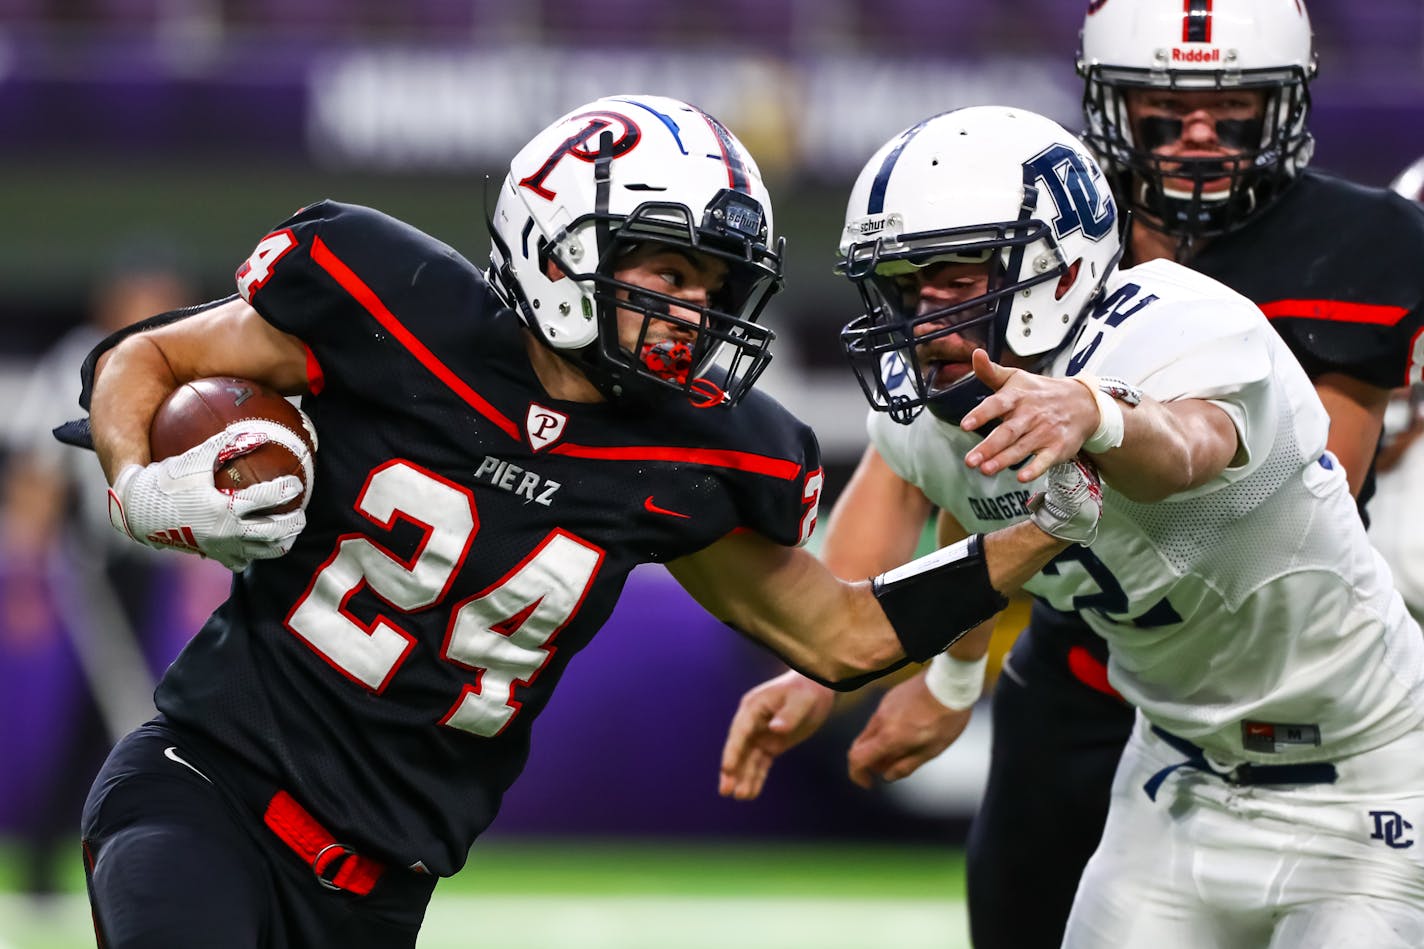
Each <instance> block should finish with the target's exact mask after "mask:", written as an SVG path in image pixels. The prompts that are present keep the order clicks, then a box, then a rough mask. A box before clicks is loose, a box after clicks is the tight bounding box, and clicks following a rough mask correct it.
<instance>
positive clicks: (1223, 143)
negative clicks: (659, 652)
mask: <svg viewBox="0 0 1424 949" xmlns="http://www.w3.org/2000/svg"><path fill="white" fill-rule="evenodd" d="M1315 69H1316V62H1315V54H1314V49H1313V44H1312V38H1311V31H1310V24H1309V20H1308V18H1307V14H1306V12H1305V10H1304V7H1303V6H1302V5H1301V4H1299V3H1297V2H1296V0H1258V2H1254V3H1251V4H1235V5H1232V7H1231V8H1230V9H1224V8H1222V7H1221V6H1220V5H1217V6H1215V7H1213V6H1212V5H1211V4H1208V3H1205V2H1196V0H1193V2H1189V3H1186V4H1185V5H1184V4H1183V3H1181V2H1178V0H1110V2H1108V3H1106V4H1093V5H1092V6H1091V7H1090V9H1089V12H1088V14H1087V17H1086V19H1085V20H1084V25H1083V32H1082V48H1081V50H1080V55H1079V70H1080V72H1081V74H1082V75H1083V77H1084V80H1085V84H1086V87H1085V94H1084V112H1085V118H1086V122H1087V126H1088V129H1087V132H1086V134H1085V136H1084V140H1085V142H1086V144H1088V145H1089V146H1090V147H1091V148H1092V149H1093V151H1094V152H1095V154H1096V155H1097V156H1098V157H1099V158H1100V160H1101V161H1102V166H1103V168H1104V169H1105V171H1106V172H1107V174H1108V176H1109V178H1110V180H1111V181H1112V185H1113V189H1114V191H1115V192H1116V194H1117V195H1118V196H1119V198H1120V202H1121V203H1122V204H1123V205H1124V206H1126V207H1130V208H1131V209H1132V211H1133V215H1132V217H1131V221H1130V227H1129V233H1128V238H1127V241H1126V248H1125V255H1124V257H1125V260H1126V261H1127V262H1128V263H1129V264H1132V263H1145V262H1147V261H1151V260H1154V259H1161V258H1165V259H1175V260H1177V261H1178V262H1179V263H1183V264H1185V265H1187V266H1189V267H1191V268H1193V269H1195V270H1197V271H1199V272H1201V273H1204V274H1207V275H1209V276H1211V277H1214V278H1216V279H1217V280H1220V281H1221V282H1223V283H1225V284H1226V285H1227V286H1229V287H1231V288H1232V289H1234V290H1236V291H1237V292H1239V293H1241V294H1243V295H1245V296H1246V297H1248V298H1250V299H1251V300H1252V301H1253V302H1255V303H1256V304H1257V305H1258V306H1260V307H1261V308H1262V309H1263V310H1264V311H1265V312H1266V314H1267V316H1268V317H1270V320H1271V325H1272V326H1273V327H1274V328H1275V329H1276V331H1277V332H1278V333H1279V334H1280V335H1281V337H1282V338H1283V339H1284V340H1285V342H1286V344H1287V345H1288V346H1289V347H1290V349H1291V351H1292V352H1293V353H1294V354H1295V356H1296V358H1297V359H1298V360H1299V361H1300V362H1301V363H1302V365H1303V366H1304V367H1305V369H1306V372H1307V374H1308V375H1309V377H1310V378H1311V380H1312V382H1313V384H1314V385H1315V388H1316V391H1317V393H1318V394H1319V396H1320V398H1321V401H1322V402H1323V403H1324V405H1325V407H1326V410H1327V412H1328V413H1329V415H1330V419H1331V425H1330V432H1329V441H1328V447H1329V449H1330V451H1331V453H1332V454H1333V455H1334V456H1335V458H1336V459H1337V460H1338V462H1339V463H1340V464H1341V465H1342V466H1343V468H1344V470H1345V472H1346V474H1347V476H1348V478H1349V484H1350V489H1351V491H1352V493H1355V494H1357V495H1359V496H1360V497H1361V499H1362V500H1363V499H1365V498H1367V497H1368V495H1369V494H1370V493H1371V490H1372V487H1371V484H1372V480H1373V478H1372V473H1371V461H1372V459H1373V457H1374V452H1375V448H1376V445H1377V444H1378V441H1379V436H1380V430H1381V423H1382V418H1383V414H1384V410H1385V405H1386V403H1387V401H1388V397H1389V392H1390V390H1391V389H1392V388H1393V387H1395V386H1398V385H1401V384H1403V383H1404V382H1405V381H1406V380H1408V379H1418V378H1419V373H1420V371H1421V365H1424V336H1421V334H1420V327H1421V323H1424V272H1421V270H1420V269H1419V268H1418V267H1416V266H1413V265H1412V263H1411V262H1412V261H1418V260H1421V259H1424V218H1421V216H1420V214H1419V212H1418V209H1417V208H1414V207H1411V206H1409V204H1408V203H1407V202H1404V201H1402V200H1400V199H1399V198H1398V196H1396V195H1393V194H1391V193H1389V192H1388V191H1386V190H1384V189H1377V188H1366V187H1362V186H1360V185H1356V184H1354V183H1352V182H1349V181H1345V180H1343V179H1341V178H1338V177H1335V176H1332V175H1327V174H1324V173H1321V172H1318V171H1315V170H1312V169H1309V168H1308V167H1307V164H1308V162H1309V159H1310V155H1311V151H1312V148H1313V139H1312V138H1311V136H1310V133H1309V131H1308V128H1307V121H1306V120H1307V117H1308V113H1309V103H1310V97H1309V82H1310V80H1311V78H1312V77H1313V76H1314V74H1315ZM1362 247H1371V248H1377V249H1379V251H1378V252H1374V253H1362V252H1361V251H1359V248H1362ZM1164 345H1165V344H1164ZM929 509H930V505H929V502H928V501H927V500H925V499H924V498H923V497H920V496H918V495H916V494H915V493H914V492H913V491H910V490H908V489H906V488H905V487H904V486H903V484H902V483H899V482H897V479H895V478H894V477H893V472H891V471H889V470H888V469H887V468H886V466H885V465H884V463H883V461H882V460H881V459H879V458H878V457H877V455H876V452H875V449H874V447H872V448H870V449H868V450H867V452H866V457H865V458H864V459H863V461H862V464H861V466H860V469H859V470H858V472H857V475H856V477H855V478H854V479H853V480H852V482H851V484H850V486H849V487H848V488H847V490H846V491H845V492H844V493H843V494H842V495H841V496H840V498H839V500H838V502H837V505H836V508H835V511H834V512H833V514H832V516H831V518H830V526H831V528H832V533H831V534H830V536H828V538H827V548H828V549H829V548H830V547H831V543H832V541H833V540H834V531H835V530H836V529H839V530H841V531H843V532H844V535H845V536H846V537H847V538H853V539H854V544H853V546H854V549H855V551H856V554H855V557H856V559H855V561H854V562H853V563H852V564H851V565H849V566H850V567H851V569H848V572H846V573H843V574H842V575H843V576H868V575H871V574H873V573H875V572H876V570H877V569H883V567H877V566H876V564H878V563H883V562H884V561H883V560H882V559H881V558H883V557H885V556H889V555H891V554H892V553H893V551H895V550H899V549H903V548H904V545H905V544H906V543H907V542H908V541H907V539H906V538H904V537H901V538H898V539H897V538H892V537H888V536H886V534H888V533H892V532H896V531H898V532H902V533H903V532H909V533H910V534H913V535H914V536H916V537H917V536H918V527H917V526H916V522H917V520H918V519H922V518H923V517H924V515H925V514H926V513H927V512H928V510H929ZM998 510H1000V512H1001V513H1002V514H1003V516H1005V517H1006V518H1009V517H1019V516H1022V513H1023V511H1022V508H1021V507H1020V508H1019V509H1018V510H1013V506H1012V505H1010V506H1009V507H1008V508H1004V507H1002V506H1001V507H1000V508H999V509H998ZM920 522H922V520H921V521H920ZM910 549H913V547H911V548H910ZM838 569H840V568H839V566H838ZM1070 569H1081V568H1076V567H1075V568H1070ZM1057 605H1058V606H1060V607H1062V606H1072V608H1073V609H1074V610H1078V609H1101V608H1102V600H1101V599H1099V598H1096V597H1091V596H1090V597H1087V598H1085V599H1083V600H1081V601H1079V602H1076V603H1072V604H1062V603H1059V604H1057ZM1106 660H1107V649H1106V644H1105V643H1104V642H1103V640H1102V638H1101V637H1099V636H1097V635H1096V634H1094V633H1093V631H1092V630H1091V629H1090V628H1089V626H1088V624H1087V623H1085V622H1084V621H1083V620H1082V618H1081V617H1079V616H1077V615H1075V614H1074V613H1072V612H1063V611H1059V610H1055V609H1053V608H1052V606H1050V605H1049V604H1048V603H1046V602H1044V601H1042V600H1041V599H1038V600H1035V602H1034V605H1033V610H1032V615H1031V620H1030V623H1029V626H1028V628H1027V630H1025V632H1024V633H1023V634H1022V635H1021V636H1020V637H1019V638H1018V640H1017V642H1016V643H1015V644H1014V647H1013V649H1012V652H1011V653H1010V655H1009V657H1008V658H1007V660H1006V663H1005V666H1004V674H1002V675H1001V676H1000V677H999V679H998V681H997V683H996V685H995V689H994V694H993V699H992V701H993V725H994V728H993V736H994V737H993V751H992V759H991V762H990V770H989V779H988V786H987V788H986V792H985V795H984V798H983V802H982V804H981V806H980V809H979V811H978V813H977V814H976V815H975V819H974V822H973V824H972V826H971V830H970V837H969V854H968V860H969V863H968V877H967V879H968V890H969V916H970V926H971V931H972V934H973V940H974V944H975V946H976V947H978V949H1010V947H1012V949H1042V947H1056V946H1058V945H1059V940H1060V938H1061V935H1062V930H1063V924H1064V921H1065V920H1066V919H1067V914H1068V908H1069V906H1070V905H1071V902H1072V899H1073V893H1074V890H1075V888H1076V886H1077V881H1078V878H1079V875H1080V871H1081V869H1082V867H1083V865H1084V863H1085V862H1086V861H1087V859H1088V857H1089V856H1090V855H1091V854H1092V852H1093V850H1094V849H1095V848H1096V846H1097V844H1098V840H1099V837H1100V835H1101V828H1102V826H1103V821H1104V819H1105V817H1106V813H1107V803H1108V793H1109V789H1110V787H1111V782H1112V775H1113V772H1114V769H1115V767H1116V764H1117V760H1118V757H1119V755H1120V750H1121V748H1122V745H1123V742H1124V741H1126V739H1127V736H1128V734H1129V732H1130V729H1131V726H1132V721H1133V713H1132V709H1131V708H1130V707H1129V706H1128V705H1126V704H1125V703H1124V702H1123V700H1122V697H1121V695H1120V694H1119V692H1118V690H1117V689H1116V688H1114V686H1113V685H1112V684H1111V683H1110V682H1109V681H1108V676H1107V667H1106ZM963 674H964V676H965V677H966V681H968V680H969V679H973V677H974V675H975V673H974V671H973V670H972V669H965V670H964V672H963ZM787 681H794V679H790V678H788V680H787ZM897 688H898V689H903V690H905V692H906V693H907V694H913V695H915V696H917V697H918V698H919V699H921V700H927V699H928V693H926V692H925V691H924V688H923V684H922V682H920V681H918V680H911V681H910V682H908V683H906V684H905V685H903V686H898V687H897ZM794 693H795V694H794V695H792V694H791V693H790V692H787V693H785V694H783V693H781V692H778V693H777V696H778V697H773V696H769V695H765V694H763V695H762V697H761V699H760V701H761V703H763V704H766V703H773V702H775V701H782V700H783V698H784V700H785V701H788V702H791V703H792V704H791V705H790V706H789V707H788V708H787V709H786V711H785V712H784V713H783V714H780V715H776V714H772V715H771V716H770V717H769V727H770V728H771V731H769V732H767V733H766V735H765V736H764V738H765V740H766V741H768V742H774V745H775V750H782V749H784V747H789V745H790V744H793V743H794V742H795V741H796V740H800V739H801V738H803V737H804V736H805V735H806V734H808V733H809V732H810V731H813V730H814V728H815V722H814V716H815V714H817V713H818V712H819V710H820V709H822V708H828V707H829V702H828V701H827V699H828V698H829V693H828V692H824V691H823V690H819V689H817V688H815V687H814V686H813V685H812V684H810V683H804V682H803V683H798V685H797V688H796V690H794ZM976 694H977V692H976ZM964 700H965V701H967V700H968V693H966V694H965V696H964ZM885 703H886V704H885V705H884V706H883V708H884V709H886V710H888V709H895V710H896V712H897V714H898V715H899V720H898V723H897V722H896V720H895V717H894V716H892V715H889V714H880V715H877V716H876V717H875V718H874V719H872V721H871V723H870V724H869V725H868V726H867V728H866V730H865V731H864V732H863V733H862V735H861V736H860V738H859V739H858V740H857V741H856V742H855V744H854V745H853V746H852V749H851V753H850V769H851V774H852V777H854V778H855V779H857V780H858V781H860V782H861V783H867V784H868V783H869V781H870V780H871V778H872V776H879V777H882V778H885V779H887V780H893V779H897V778H902V777H904V776H906V775H908V774H910V773H911V772H913V771H914V769H915V768H917V767H919V765H921V764H923V763H924V762H925V761H927V760H929V759H930V758H932V757H934V756H935V755H936V754H938V753H939V752H940V751H942V750H943V749H944V748H945V747H947V746H948V745H949V744H950V743H952V742H953V741H954V740H955V739H956V738H957V737H958V736H959V734H960V733H961V732H962V730H963V729H964V727H965V725H966V724H967V718H968V715H969V709H968V708H960V709H943V708H936V707H935V706H934V705H932V704H921V705H917V706H915V707H914V708H915V710H914V711H913V712H912V711H910V710H908V709H907V708H906V705H905V703H903V702H900V701H897V700H896V699H892V698H890V697H887V698H886V699H885ZM808 716H809V717H808ZM772 735H776V736H778V737H776V738H774V739H773V738H772V737H771V736H772ZM1026 897H1031V899H1032V900H1033V904H1034V907H1035V909H1034V911H1033V912H1031V913H1026V912H1023V910H1022V907H1023V901H1024V899H1025V898H1026Z"/></svg>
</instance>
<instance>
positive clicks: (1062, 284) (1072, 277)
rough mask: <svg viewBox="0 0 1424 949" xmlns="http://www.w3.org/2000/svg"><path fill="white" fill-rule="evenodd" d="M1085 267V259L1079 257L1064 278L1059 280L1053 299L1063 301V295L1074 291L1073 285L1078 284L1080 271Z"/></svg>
mask: <svg viewBox="0 0 1424 949" xmlns="http://www.w3.org/2000/svg"><path fill="white" fill-rule="evenodd" d="M1082 267H1083V258H1081V257H1079V258H1078V259H1077V260H1075V261H1073V263H1071V264H1069V265H1068V270H1067V271H1065V272H1064V274H1063V276H1061V277H1059V278H1058V287H1057V289H1055V290H1054V291H1053V299H1055V300H1061V299H1063V295H1064V294H1065V293H1067V292H1068V291H1069V290H1071V289H1073V284H1075V283H1077V282H1078V271H1079V270H1081V269H1082Z"/></svg>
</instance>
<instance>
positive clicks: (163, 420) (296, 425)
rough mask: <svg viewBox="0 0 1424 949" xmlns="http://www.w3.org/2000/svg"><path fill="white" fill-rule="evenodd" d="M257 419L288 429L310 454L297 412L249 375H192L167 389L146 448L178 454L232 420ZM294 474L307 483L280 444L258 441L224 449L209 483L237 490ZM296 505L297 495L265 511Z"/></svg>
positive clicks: (156, 455)
mask: <svg viewBox="0 0 1424 949" xmlns="http://www.w3.org/2000/svg"><path fill="white" fill-rule="evenodd" d="M248 419H263V420H266V421H268V422H273V423H275V424H277V425H280V426H282V427H283V428H286V429H288V430H289V431H291V432H292V433H293V434H294V435H296V436H297V437H298V438H300V439H301V440H302V442H303V443H304V444H305V445H306V447H307V451H308V452H310V453H311V454H312V455H313V456H315V454H316V444H315V442H314V441H313V438H312V434H313V433H311V432H309V431H308V430H307V427H306V426H305V425H304V424H302V416H301V413H300V412H298V411H297V407H296V406H295V405H293V404H292V403H291V402H288V401H287V400H286V398H284V397H283V396H282V395H281V394H280V393H278V392H276V391H275V390H273V389H269V388H268V387H266V386H264V385H262V384H261V383H258V382H253V381H252V380H250V379H235V378H231V377H212V378H207V379H194V380H193V381H192V382H188V383H184V384H183V385H181V386H179V387H178V388H177V389H175V390H173V392H171V393H170V394H169V395H168V397H167V398H166V399H164V400H163V402H162V404H160V405H159V407H158V411H157V412H156V413H155V414H154V416H153V422H152V423H151V424H150V425H149V429H148V444H149V451H150V452H151V454H152V455H153V457H154V458H155V459H158V458H169V457H172V456H173V455H179V454H182V453H183V452H185V451H187V450H188V449H189V448H192V447H193V446H194V445H198V444H201V443H202V442H204V441H206V440H207V439H209V438H211V437H212V436H213V435H216V434H217V433H218V432H220V431H222V430H223V429H224V428H226V427H227V426H229V425H231V424H232V423H233V422H241V421H245V420H248ZM289 474H291V475H296V476H297V477H298V478H300V479H301V481H302V485H303V487H304V488H305V487H307V476H306V471H305V469H304V468H303V466H302V463H301V459H299V458H298V457H297V456H296V455H295V454H294V453H293V452H292V451H291V450H290V449H288V448H287V447H286V446H285V445H281V444H278V443H277V442H274V441H263V442H260V443H258V444H255V445H253V446H252V447H250V448H245V449H239V450H237V451H236V452H229V453H225V454H224V455H223V456H221V457H219V459H218V462H217V465H216V466H215V467H214V468H213V483H214V484H215V485H216V486H217V487H218V488H220V489H223V490H232V491H236V490H240V489H242V488H245V487H248V486H249V485H253V484H257V483H259V482H262V481H271V480H273V479H274V478H280V477H282V476H283V475H289ZM300 505H301V497H300V496H299V497H296V498H293V499H292V500H291V501H289V502H288V503H286V504H283V505H281V506H279V507H275V508H272V509H271V513H276V514H280V513H285V512H286V511H291V510H295V509H296V508H297V507H299V506H300Z"/></svg>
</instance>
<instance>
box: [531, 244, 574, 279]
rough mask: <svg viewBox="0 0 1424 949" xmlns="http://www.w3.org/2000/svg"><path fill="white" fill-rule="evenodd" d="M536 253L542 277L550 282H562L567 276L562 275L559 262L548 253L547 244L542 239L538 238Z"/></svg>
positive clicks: (562, 269) (562, 270)
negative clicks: (542, 273)
mask: <svg viewBox="0 0 1424 949" xmlns="http://www.w3.org/2000/svg"><path fill="white" fill-rule="evenodd" d="M536 253H537V254H538V257H539V269H540V270H542V271H544V276H545V277H548V278H549V280H550V282H553V281H556V280H562V279H564V277H566V276H568V275H567V274H566V273H564V268H563V267H560V266H559V262H558V261H556V260H555V259H554V258H553V256H552V255H551V254H550V253H549V242H548V241H547V240H545V239H544V238H542V237H541V238H539V246H538V248H537V250H536Z"/></svg>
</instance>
